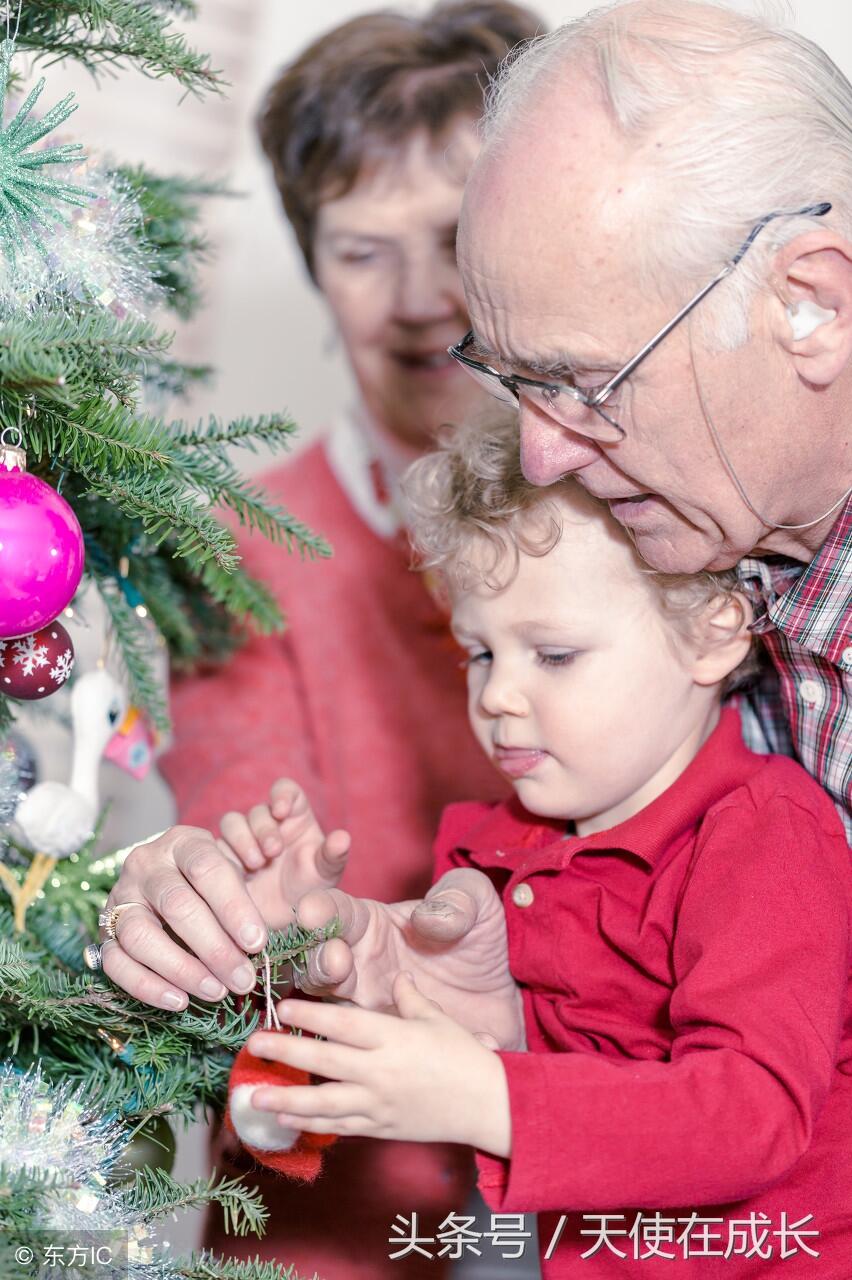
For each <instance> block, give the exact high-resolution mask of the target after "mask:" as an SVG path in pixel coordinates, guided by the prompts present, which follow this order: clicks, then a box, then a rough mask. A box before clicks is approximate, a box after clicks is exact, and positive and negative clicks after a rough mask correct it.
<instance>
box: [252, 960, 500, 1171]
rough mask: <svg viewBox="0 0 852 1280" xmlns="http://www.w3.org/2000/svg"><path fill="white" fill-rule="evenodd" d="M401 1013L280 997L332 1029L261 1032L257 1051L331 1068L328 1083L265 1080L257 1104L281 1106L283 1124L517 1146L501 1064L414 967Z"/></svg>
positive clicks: (398, 987)
mask: <svg viewBox="0 0 852 1280" xmlns="http://www.w3.org/2000/svg"><path fill="white" fill-rule="evenodd" d="M392 990H393V1000H394V1005H395V1007H396V1009H397V1011H398V1013H399V1017H395V1016H394V1015H392V1014H388V1013H373V1012H369V1011H367V1010H364V1009H357V1008H354V1007H350V1006H345V1005H340V1004H315V1003H312V1002H309V1001H306V1000H291V1001H282V1002H281V1004H280V1005H279V1006H278V1015H279V1017H280V1018H281V1021H282V1022H284V1023H289V1024H290V1025H291V1026H294V1027H300V1028H301V1029H302V1030H303V1031H306V1032H313V1033H315V1034H317V1035H321V1036H325V1037H326V1039H325V1040H315V1039H313V1038H312V1037H311V1036H310V1035H302V1036H293V1035H281V1034H280V1032H264V1031H257V1032H255V1033H254V1035H252V1036H251V1037H250V1038H249V1040H248V1042H247V1043H248V1048H249V1050H250V1051H251V1052H252V1053H253V1054H256V1055H257V1056H258V1057H261V1058H268V1059H271V1060H272V1061H276V1062H284V1063H287V1064H288V1065H289V1066H292V1067H300V1068H302V1069H303V1070H305V1071H309V1072H311V1073H312V1074H314V1075H319V1076H325V1077H327V1079H328V1083H325V1084H319V1085H301V1086H300V1085H291V1086H289V1087H288V1088H279V1087H275V1086H262V1087H260V1088H258V1089H256V1090H255V1092H254V1094H253V1096H252V1105H253V1106H254V1107H255V1108H257V1109H258V1110H261V1111H276V1112H278V1113H279V1114H278V1121H279V1123H280V1124H281V1125H282V1127H286V1128H289V1129H296V1130H301V1131H302V1132H305V1133H338V1134H360V1135H362V1136H364V1137H368V1138H394V1139H399V1140H402V1141H410V1142H463V1143H467V1144H468V1145H470V1146H474V1147H477V1148H479V1149H480V1150H482V1151H489V1152H491V1154H492V1155H497V1156H508V1155H509V1154H510V1152H511V1118H510V1111H509V1092H508V1086H507V1084H506V1076H505V1073H504V1071H503V1065H502V1063H501V1061H500V1059H499V1058H498V1057H497V1055H496V1053H494V1052H492V1051H491V1049H489V1048H486V1047H485V1045H484V1044H483V1039H489V1037H486V1036H483V1037H482V1038H479V1037H477V1035H475V1034H472V1033H471V1032H470V1031H467V1030H465V1028H464V1027H462V1026H460V1025H459V1024H458V1023H457V1022H454V1021H453V1019H452V1018H449V1017H448V1016H447V1015H446V1014H445V1013H444V1012H443V1010H442V1009H441V1008H440V1006H439V1005H437V1004H436V1003H435V1002H434V1001H432V1000H428V999H427V998H426V997H425V996H424V995H422V993H421V992H420V991H418V990H417V987H416V986H415V984H414V979H413V978H412V976H411V975H410V974H407V973H399V974H397V976H396V978H395V979H394V982H393V989H392Z"/></svg>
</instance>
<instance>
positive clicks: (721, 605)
mask: <svg viewBox="0 0 852 1280" xmlns="http://www.w3.org/2000/svg"><path fill="white" fill-rule="evenodd" d="M753 617H754V615H753V612H752V607H751V603H750V602H749V600H748V598H747V597H746V596H744V595H741V594H740V593H739V592H738V591H737V592H733V593H732V594H731V595H725V596H717V598H716V599H715V600H711V601H710V603H709V604H708V605H707V607H706V609H705V610H704V612H703V613H702V614H701V615H700V616H699V617H697V618H695V619H693V635H694V644H695V652H694V657H693V661H692V675H693V679H694V680H695V683H696V684H700V685H711V684H721V683H722V681H723V680H724V679H725V676H728V675H730V673H731V672H732V671H733V670H735V668H736V667H738V666H739V665H740V663H741V662H742V661H743V659H744V658H745V657H746V656H747V654H748V651H749V649H750V648H751V646H752V644H753V643H754V638H753V636H752V635H751V634H750V632H749V630H748V628H749V625H750V624H751V622H752V621H753Z"/></svg>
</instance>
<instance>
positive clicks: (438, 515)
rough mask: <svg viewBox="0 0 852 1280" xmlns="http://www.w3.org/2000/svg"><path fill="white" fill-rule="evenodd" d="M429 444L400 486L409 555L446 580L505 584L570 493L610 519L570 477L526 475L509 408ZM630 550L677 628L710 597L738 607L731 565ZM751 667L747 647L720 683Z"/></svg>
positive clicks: (742, 677)
mask: <svg viewBox="0 0 852 1280" xmlns="http://www.w3.org/2000/svg"><path fill="white" fill-rule="evenodd" d="M439 443H440V446H441V447H440V448H439V449H438V450H436V451H435V452H434V453H428V454H426V455H425V456H424V457H422V458H419V459H418V460H417V461H416V462H415V463H413V464H412V466H410V467H409V469H408V471H407V472H406V474H405V478H404V481H403V488H404V491H405V496H406V499H407V503H408V508H409V534H410V537H411V542H412V546H413V548H414V553H415V557H416V563H417V565H418V566H419V567H420V568H422V569H433V570H437V571H438V572H439V573H440V575H441V577H442V578H443V579H444V581H445V582H447V583H448V584H450V585H452V586H455V587H460V588H462V589H467V588H469V587H470V586H471V585H473V584H474V583H476V582H481V583H484V584H485V585H487V586H489V587H492V588H493V589H494V590H500V589H501V588H502V587H505V586H506V585H508V583H509V582H511V581H512V579H513V578H514V576H515V574H516V573H517V571H518V566H519V562H520V557H521V555H522V554H523V555H528V556H543V555H547V553H548V551H551V550H552V549H553V547H554V546H555V545H556V544H557V542H558V541H559V539H560V537H561V536H562V528H563V524H564V519H565V502H566V500H567V501H568V502H569V503H570V501H571V498H572V495H576V498H577V506H578V513H577V514H578V518H580V519H584V520H585V519H588V516H589V511H590V510H591V511H594V512H599V513H600V518H601V519H602V520H607V521H608V522H612V523H615V522H614V521H613V519H612V516H611V515H610V514H609V509H608V507H607V506H606V504H605V503H603V502H600V501H599V500H598V499H596V498H593V497H592V496H591V495H590V494H588V493H586V492H585V490H583V489H581V488H580V486H578V485H577V483H576V481H574V480H572V479H570V478H569V479H564V480H559V481H557V482H556V483H555V484H552V485H547V486H545V487H542V486H539V485H534V484H532V483H531V482H530V481H529V480H527V478H526V477H525V476H524V473H523V471H522V470H521V461H520V450H519V439H518V421H517V414H515V413H511V412H506V413H501V412H500V411H499V410H498V411H496V412H495V411H494V410H491V412H489V415H488V418H487V420H486V421H482V422H478V423H477V422H471V423H466V424H463V425H460V426H454V427H448V428H445V430H444V432H443V433H442V435H441V437H440V441H439ZM557 500H558V501H557ZM622 536H623V537H625V538H626V537H627V535H626V534H623V535H622ZM474 550H475V554H471V552H473V551H474ZM507 553H508V554H507ZM634 556H635V559H636V567H637V570H638V571H639V572H640V573H641V574H642V575H643V576H644V577H645V578H646V579H647V580H648V581H649V582H650V583H651V584H652V586H653V587H654V588H655V590H656V591H657V593H658V595H659V599H660V603H661V605H662V608H663V610H664V612H665V613H666V614H667V615H668V616H669V617H670V618H671V619H672V621H673V622H674V623H675V624H676V625H677V626H678V628H679V629H680V630H681V631H682V632H683V633H685V634H689V632H690V630H691V623H692V620H693V619H696V618H698V617H700V616H701V615H703V614H704V612H705V611H706V610H707V609H709V608H710V607H711V606H715V607H716V608H718V609H721V608H724V607H725V606H726V605H728V604H731V603H734V604H736V605H737V608H738V609H739V611H740V616H742V610H743V604H742V596H741V595H740V594H738V591H739V583H738V579H737V574H736V570H734V569H726V570H724V571H722V572H716V573H712V572H710V571H709V570H704V571H702V572H701V573H660V572H658V571H657V570H656V569H651V568H649V567H648V566H647V565H646V564H645V563H644V562H643V561H642V560H641V559H640V558H639V555H638V553H637V552H635V551H634ZM757 666H758V664H757V660H756V656H755V651H754V646H753V647H752V650H751V651H750V653H749V655H748V657H747V658H746V659H745V660H744V661H743V662H742V663H740V665H739V666H738V667H737V668H736V671H735V672H732V673H731V675H729V676H728V678H727V681H726V683H725V686H724V690H725V692H728V691H730V689H732V688H734V687H739V686H740V685H742V684H743V683H744V682H745V681H746V679H747V678H748V677H750V676H751V675H753V673H754V672H755V671H756V670H757Z"/></svg>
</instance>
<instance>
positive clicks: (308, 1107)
mask: <svg viewBox="0 0 852 1280" xmlns="http://www.w3.org/2000/svg"><path fill="white" fill-rule="evenodd" d="M251 1101H252V1106H253V1107H255V1108H256V1109H257V1110H258V1111H272V1112H276V1113H277V1114H278V1115H287V1116H289V1117H290V1122H291V1124H292V1127H293V1128H294V1129H304V1130H307V1131H308V1132H314V1133H323V1132H325V1133H338V1132H340V1130H339V1129H335V1128H334V1123H335V1122H336V1121H340V1120H341V1119H342V1120H346V1119H350V1118H354V1117H355V1116H360V1117H361V1118H362V1119H365V1118H366V1112H367V1111H368V1110H369V1099H368V1097H367V1093H366V1090H364V1089H363V1088H362V1087H361V1086H360V1085H356V1084H348V1083H344V1084H341V1083H338V1082H337V1081H334V1080H332V1081H329V1082H327V1083H326V1084H294V1085H285V1086H283V1087H281V1086H274V1085H259V1086H258V1087H257V1088H256V1089H255V1091H254V1093H253V1094H252V1097H251ZM320 1120H323V1121H326V1122H328V1121H331V1127H330V1128H328V1129H325V1130H323V1129H322V1128H321V1127H320V1125H319V1124H317V1126H316V1128H315V1129H312V1130H311V1129H309V1128H308V1126H309V1123H310V1122H311V1121H314V1122H316V1121H320Z"/></svg>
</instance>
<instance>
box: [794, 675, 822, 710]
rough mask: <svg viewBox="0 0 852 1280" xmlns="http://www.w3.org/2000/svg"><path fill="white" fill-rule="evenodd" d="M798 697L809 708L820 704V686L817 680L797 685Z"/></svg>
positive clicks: (804, 681)
mask: <svg viewBox="0 0 852 1280" xmlns="http://www.w3.org/2000/svg"><path fill="white" fill-rule="evenodd" d="M799 697H800V698H801V699H802V702H804V703H806V704H807V705H808V706H809V707H815V706H816V705H817V703H819V702H822V686H821V685H820V683H819V681H818V680H803V681H802V682H801V684H800V685H799Z"/></svg>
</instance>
